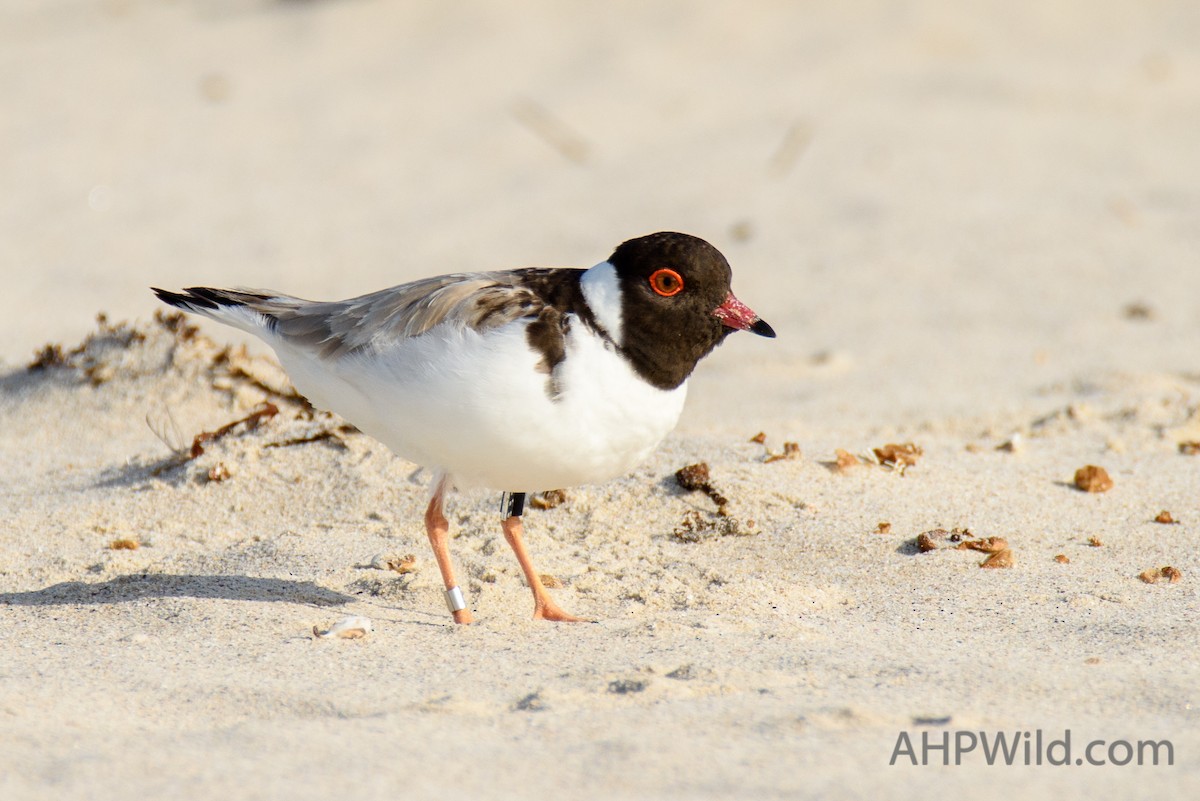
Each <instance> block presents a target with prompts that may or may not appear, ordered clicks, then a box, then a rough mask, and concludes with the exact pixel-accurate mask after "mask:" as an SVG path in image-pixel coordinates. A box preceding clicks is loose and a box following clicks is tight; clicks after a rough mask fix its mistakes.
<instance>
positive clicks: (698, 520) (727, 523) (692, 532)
mask: <svg viewBox="0 0 1200 801" xmlns="http://www.w3.org/2000/svg"><path fill="white" fill-rule="evenodd" d="M757 533H758V532H757V531H755V530H754V521H753V520H748V521H746V525H744V526H743V525H742V524H741V522H739V521H738V519H737V518H736V517H729V516H728V515H721V514H716V515H709V516H708V517H705V516H704V515H702V514H700V512H697V511H696V510H695V509H691V510H689V511H688V512H686V513H685V514H684V516H683V520H681V521H680V522H679V525H678V526H676V527H675V528H674V530H673V531H672V532H671V536H672V537H674V538H675V539H677V540H679V541H680V542H700V541H701V540H705V539H708V538H710V537H750V536H753V535H755V534H757Z"/></svg>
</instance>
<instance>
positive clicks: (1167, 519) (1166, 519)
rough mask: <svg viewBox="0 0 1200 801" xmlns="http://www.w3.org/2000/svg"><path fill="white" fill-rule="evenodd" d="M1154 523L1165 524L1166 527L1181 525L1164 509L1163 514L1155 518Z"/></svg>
mask: <svg viewBox="0 0 1200 801" xmlns="http://www.w3.org/2000/svg"><path fill="white" fill-rule="evenodd" d="M1154 522H1155V523H1163V524H1165V525H1174V526H1177V525H1179V521H1178V520H1176V519H1175V518H1174V517H1172V515H1171V513H1170V512H1168V511H1167V510H1166V509H1163V510H1162V511H1161V512H1159V513H1158V514H1157V515H1156V516H1155V518H1154Z"/></svg>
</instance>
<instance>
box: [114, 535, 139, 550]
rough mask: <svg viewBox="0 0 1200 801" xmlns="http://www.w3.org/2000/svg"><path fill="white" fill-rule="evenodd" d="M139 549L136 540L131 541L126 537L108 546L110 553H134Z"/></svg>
mask: <svg viewBox="0 0 1200 801" xmlns="http://www.w3.org/2000/svg"><path fill="white" fill-rule="evenodd" d="M140 547H142V546H141V544H140V543H139V542H138V541H137V540H131V539H129V538H128V537H122V538H121V539H116V540H113V541H112V542H110V543H109V544H108V549H109V550H110V551H136V550H137V549H138V548H140Z"/></svg>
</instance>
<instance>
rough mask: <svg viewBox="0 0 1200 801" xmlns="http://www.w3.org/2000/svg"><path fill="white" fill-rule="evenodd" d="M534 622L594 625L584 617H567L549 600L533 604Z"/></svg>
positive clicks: (592, 621)
mask: <svg viewBox="0 0 1200 801" xmlns="http://www.w3.org/2000/svg"><path fill="white" fill-rule="evenodd" d="M533 619H534V620H553V621H554V622H555V623H595V622H596V621H594V620H588V619H587V618H586V617H575V615H569V614H567V613H566V612H564V611H563V610H562V607H560V606H559V605H558V604H556V603H554V601H551V600H549V599H546V600H544V601H538V602H535V604H534V606H533Z"/></svg>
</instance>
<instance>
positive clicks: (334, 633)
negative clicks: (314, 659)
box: [312, 615, 374, 640]
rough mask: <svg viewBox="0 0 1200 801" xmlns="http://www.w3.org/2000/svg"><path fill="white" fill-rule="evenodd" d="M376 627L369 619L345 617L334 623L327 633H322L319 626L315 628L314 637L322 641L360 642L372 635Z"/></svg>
mask: <svg viewBox="0 0 1200 801" xmlns="http://www.w3.org/2000/svg"><path fill="white" fill-rule="evenodd" d="M372 628H374V625H373V624H372V623H371V619H370V618H369V617H360V616H358V615H351V616H349V617H344V618H342V619H341V620H339V621H338V622H337V623H334V624H333V625H332V626H330V627H329V628H328V629H326V630H325V631H321V630H320V628H318V627H317V626H313V630H312V631H313V636H314V637H320V638H321V639H333V638H335V637H336V638H339V639H343V640H358V639H361V638H363V637H366V636H367V635H368V634H370V633H371V629H372Z"/></svg>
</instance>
